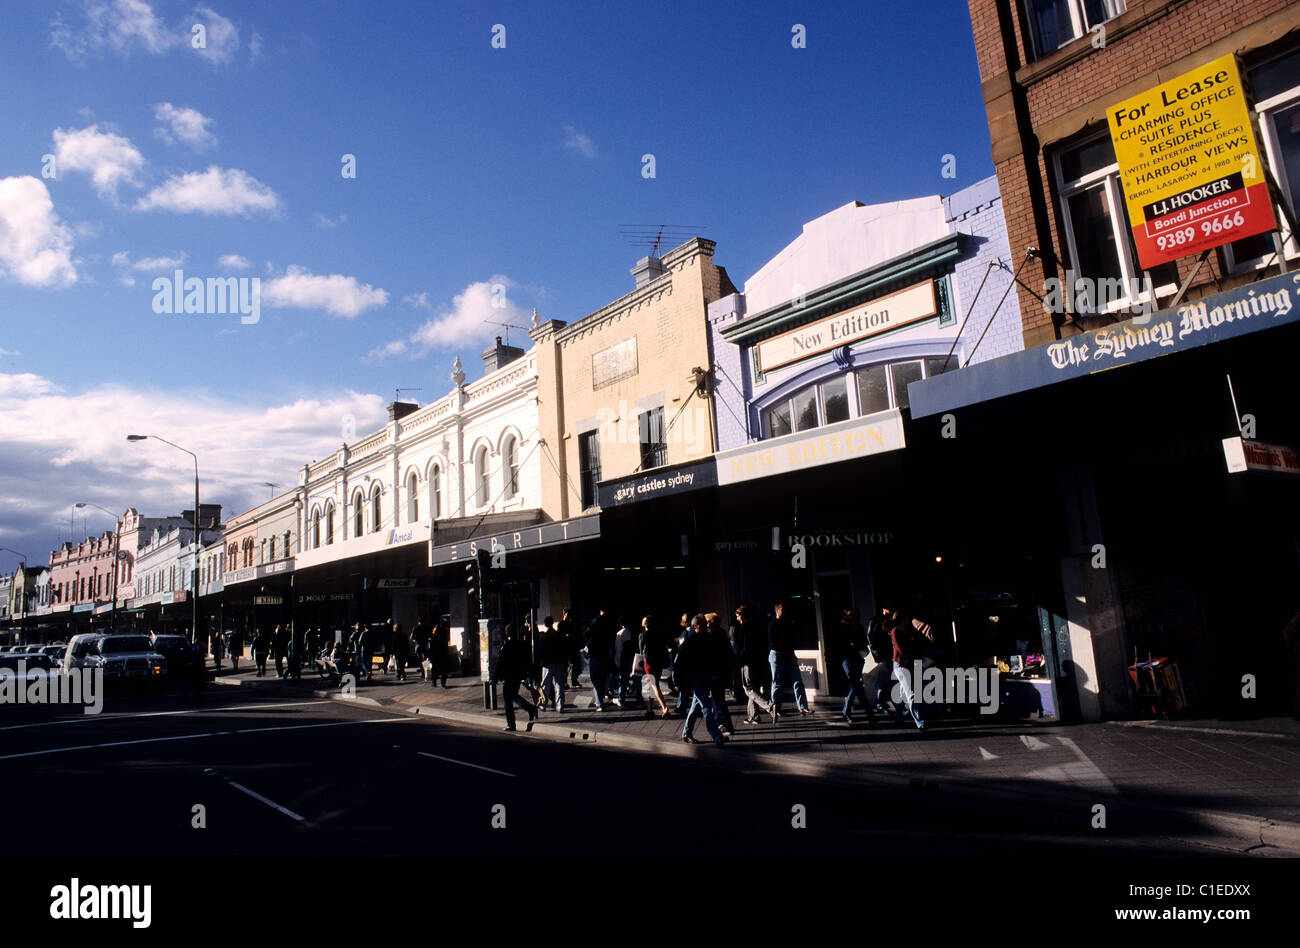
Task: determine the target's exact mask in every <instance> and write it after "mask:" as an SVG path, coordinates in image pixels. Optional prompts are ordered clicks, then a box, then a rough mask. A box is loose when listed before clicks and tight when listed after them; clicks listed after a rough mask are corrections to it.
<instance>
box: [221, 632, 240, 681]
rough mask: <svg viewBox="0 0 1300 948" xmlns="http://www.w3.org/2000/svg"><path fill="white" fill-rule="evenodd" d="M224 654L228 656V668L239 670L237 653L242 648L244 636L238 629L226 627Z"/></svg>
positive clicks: (238, 653)
mask: <svg viewBox="0 0 1300 948" xmlns="http://www.w3.org/2000/svg"><path fill="white" fill-rule="evenodd" d="M225 648H226V654H227V655H229V656H230V668H231V670H232V671H236V672H237V671H239V655H240V653H241V652H243V650H244V636H243V634H242V633H241V632H240V630H239V629H227V630H226V641H225Z"/></svg>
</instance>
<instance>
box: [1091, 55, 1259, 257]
mask: <svg viewBox="0 0 1300 948" xmlns="http://www.w3.org/2000/svg"><path fill="white" fill-rule="evenodd" d="M1107 120H1108V122H1109V124H1110V137H1111V141H1112V142H1113V143H1114V145H1115V157H1116V159H1117V160H1118V161H1119V173H1120V179H1121V181H1122V185H1123V188H1124V202H1125V204H1126V206H1127V207H1128V218H1129V225H1130V226H1131V227H1132V228H1133V242H1134V243H1135V244H1136V246H1137V251H1138V258H1139V259H1140V260H1141V262H1142V267H1143V269H1148V270H1149V269H1150V268H1151V267H1154V266H1156V265H1157V264H1161V263H1166V262H1168V261H1170V260H1176V259H1178V258H1179V257H1185V256H1187V255H1188V254H1192V253H1196V252H1198V251H1201V250H1205V249H1207V248H1210V247H1218V246H1220V245H1221V244H1226V243H1229V242H1231V241H1234V240H1240V239H1241V238H1242V237H1249V236H1251V235H1253V234H1260V233H1265V232H1267V231H1270V230H1273V228H1274V221H1273V206H1272V203H1271V202H1270V200H1269V194H1268V185H1267V183H1266V182H1265V178H1264V168H1263V165H1261V164H1260V157H1259V150H1258V148H1257V147H1256V143H1255V133H1254V131H1253V130H1252V128H1251V124H1250V107H1249V105H1248V104H1247V101H1246V96H1245V89H1244V87H1243V85H1242V81H1241V73H1240V71H1239V70H1238V68H1237V60H1236V57H1234V56H1232V55H1228V56H1221V57H1219V58H1218V59H1215V60H1213V61H1211V62H1208V63H1206V64H1205V65H1204V66H1200V67H1198V68H1196V69H1193V70H1192V71H1191V72H1187V73H1184V74H1183V75H1181V76H1179V77H1177V78H1176V79H1171V80H1169V81H1168V82H1166V83H1163V84H1161V85H1158V86H1156V87H1154V88H1152V89H1148V90H1147V91H1145V92H1143V93H1141V94H1139V95H1135V96H1133V97H1132V98H1130V99H1126V100H1124V101H1123V102H1120V103H1119V104H1117V105H1113V106H1111V107H1110V109H1108V110H1107Z"/></svg>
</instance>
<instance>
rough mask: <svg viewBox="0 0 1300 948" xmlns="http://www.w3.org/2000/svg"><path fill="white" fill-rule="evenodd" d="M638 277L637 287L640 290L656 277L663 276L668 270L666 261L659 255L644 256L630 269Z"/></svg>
mask: <svg viewBox="0 0 1300 948" xmlns="http://www.w3.org/2000/svg"><path fill="white" fill-rule="evenodd" d="M628 272H629V273H631V274H632V276H633V277H635V278H636V288H637V289H638V290H639V289H641V287H643V286H645V285H646V284H647V283H649V282H650V281H651V280H653V279H655V278H656V277H661V276H663V275H664V274H665V273H667V272H668V268H667V267H665V266H664V262H663V261H662V260H660V259H659V258H658V257H642V258H641V259H640V260H638V261H637V262H636V266H635V267H633V268H632V269H631V270H629V271H628Z"/></svg>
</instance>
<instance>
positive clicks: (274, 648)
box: [271, 625, 289, 678]
mask: <svg viewBox="0 0 1300 948" xmlns="http://www.w3.org/2000/svg"><path fill="white" fill-rule="evenodd" d="M271 654H272V655H274V656H275V677H277V678H283V677H284V660H285V659H286V658H288V657H289V628H288V626H283V625H277V626H276V627H275V631H274V632H273V633H271Z"/></svg>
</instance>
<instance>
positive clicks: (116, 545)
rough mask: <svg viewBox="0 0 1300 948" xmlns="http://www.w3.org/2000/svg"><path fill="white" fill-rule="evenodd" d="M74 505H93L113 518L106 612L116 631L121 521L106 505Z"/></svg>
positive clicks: (83, 504) (112, 627) (87, 505)
mask: <svg viewBox="0 0 1300 948" xmlns="http://www.w3.org/2000/svg"><path fill="white" fill-rule="evenodd" d="M74 506H77V507H94V508H96V509H97V510H102V511H104V513H106V514H108V515H109V516H110V517H112V518H113V589H112V595H113V609H112V611H111V612H109V614H108V627H109V628H110V629H111V630H112V631H114V632H116V631H117V574H118V573H119V572H121V570H122V564H121V563H120V562H118V557H119V556H121V549H122V547H121V543H122V522H121V521H120V520H118V519H117V514H115V513H113V511H111V510H109V509H108V508H107V507H101V506H99V504H87V503H85V502H82V503H79V504H76V505H74Z"/></svg>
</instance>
